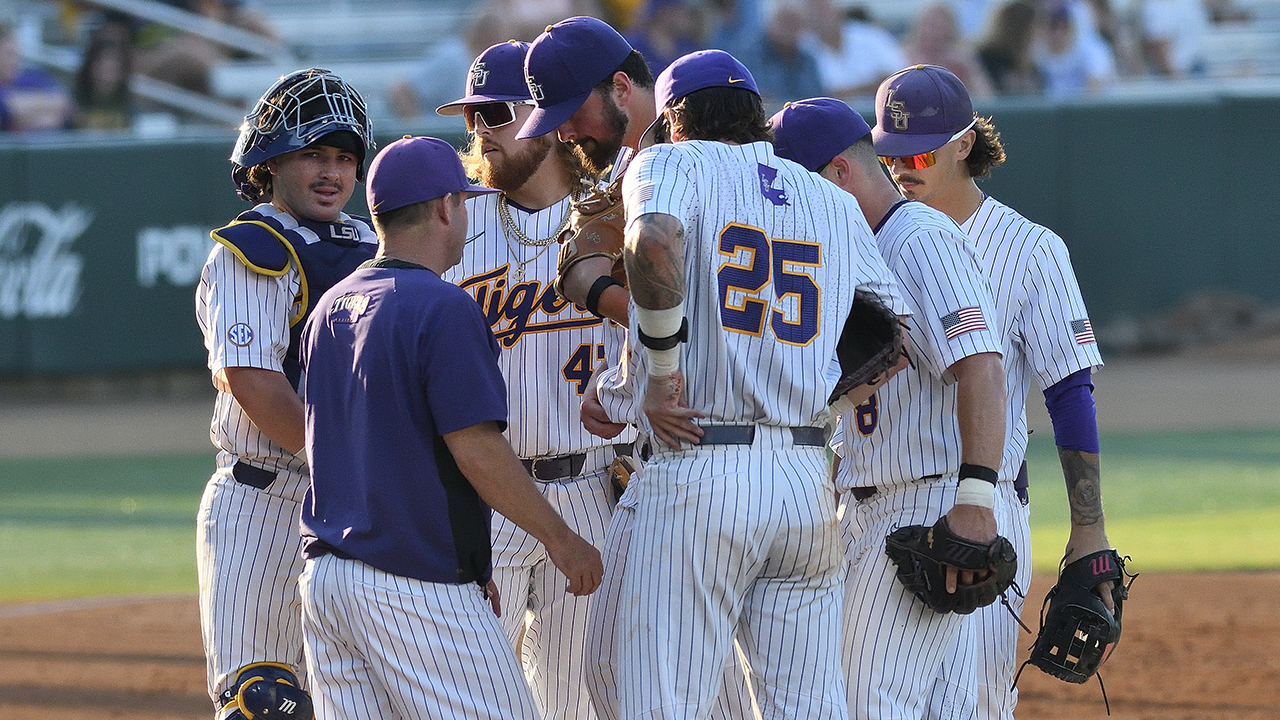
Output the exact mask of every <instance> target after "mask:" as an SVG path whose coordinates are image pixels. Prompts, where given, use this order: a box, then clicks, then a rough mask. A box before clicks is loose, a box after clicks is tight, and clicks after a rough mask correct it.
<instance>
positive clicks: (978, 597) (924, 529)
mask: <svg viewBox="0 0 1280 720" xmlns="http://www.w3.org/2000/svg"><path fill="white" fill-rule="evenodd" d="M884 551H885V553H886V554H887V555H888V556H889V559H890V560H892V561H893V563H894V564H895V565H897V566H898V581H899V582H901V583H902V585H903V586H904V587H906V588H907V589H908V590H910V591H911V592H912V593H915V596H916V597H917V598H919V599H920V602H923V603H924V604H925V605H928V606H929V608H930V609H932V610H933V611H934V612H939V613H949V612H953V613H959V614H961V615H968V614H969V613H971V612H973V611H974V610H977V609H978V608H980V607H986V606H987V605H990V604H991V603H993V602H995V601H996V598H998V597H1000V596H1001V595H1003V594H1004V592H1005V591H1006V590H1008V589H1009V586H1010V585H1011V584H1013V577H1014V575H1016V574H1017V572H1018V554H1017V553H1016V552H1014V550H1013V545H1012V544H1010V543H1009V541H1008V540H1007V539H1005V538H1003V537H1000V536H996V539H995V540H993V541H992V542H991V544H989V545H988V544H986V543H980V542H974V541H972V540H965V539H964V538H962V537H959V536H957V535H956V534H955V533H953V532H951V528H950V526H949V525H948V524H947V518H946V516H943V517H942V518H939V520H938V522H936V523H934V524H933V527H928V526H925V525H908V526H906V527H900V528H898V529H897V530H894V531H893V532H892V533H889V536H888V537H887V538H885V543H884ZM947 566H951V567H954V568H958V569H960V570H975V571H985V570H989V571H991V573H990V574H989V575H988V576H987V577H986V578H985V579H983V580H979V581H977V582H975V583H973V584H971V585H965V584H962V583H958V584H957V586H956V591H955V592H954V593H949V592H947Z"/></svg>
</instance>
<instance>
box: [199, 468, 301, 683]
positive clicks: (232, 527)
mask: <svg viewBox="0 0 1280 720" xmlns="http://www.w3.org/2000/svg"><path fill="white" fill-rule="evenodd" d="M309 482H310V478H309V477H308V476H306V475H298V474H296V473H288V472H281V473H280V474H279V475H277V477H276V479H275V482H273V483H271V485H270V486H269V487H268V488H267V489H266V490H258V489H256V488H252V487H249V486H247V485H241V484H240V483H237V482H236V481H235V480H233V479H232V477H231V468H230V467H227V468H221V469H219V470H218V471H217V472H216V473H214V475H213V477H212V478H211V479H210V480H209V483H208V485H206V486H205V490H204V496H203V497H202V498H201V499H200V509H199V511H198V514H197V516H196V573H197V576H198V577H199V580H200V629H201V634H202V635H203V637H204V652H205V660H206V664H207V674H208V683H209V696H210V697H211V698H213V699H214V700H215V701H216V700H217V697H218V693H219V692H221V691H222V690H223V689H224V687H225V686H226V685H227V684H229V683H230V681H231V680H232V675H233V674H234V673H235V672H236V671H237V670H239V669H240V668H241V667H243V666H245V665H247V664H249V663H254V662H264V661H265V662H281V663H285V664H287V665H290V666H291V667H293V669H294V670H295V671H296V672H297V674H298V678H299V679H300V680H301V681H302V683H303V686H304V687H305V686H306V682H307V677H306V669H305V667H304V666H303V661H302V620H301V610H300V605H299V599H298V575H299V574H300V573H301V572H302V538H301V536H300V535H299V533H298V517H299V516H300V514H301V510H302V504H301V501H302V497H303V495H304V494H305V493H306V490H307V485H308V483H309Z"/></svg>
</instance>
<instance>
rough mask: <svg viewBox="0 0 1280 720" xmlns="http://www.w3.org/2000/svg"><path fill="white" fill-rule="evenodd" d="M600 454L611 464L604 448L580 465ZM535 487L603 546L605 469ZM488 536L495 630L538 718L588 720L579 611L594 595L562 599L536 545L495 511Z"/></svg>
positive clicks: (561, 585)
mask: <svg viewBox="0 0 1280 720" xmlns="http://www.w3.org/2000/svg"><path fill="white" fill-rule="evenodd" d="M605 452H607V454H608V456H609V457H610V458H612V457H613V454H614V452H613V448H612V447H611V446H608V447H606V449H605V451H593V454H592V455H589V456H588V462H590V461H592V459H593V458H594V457H595V455H597V454H599V455H602V456H603V454H604V453H605ZM535 485H537V486H538V489H539V490H540V491H541V492H542V495H543V496H544V497H546V498H547V501H548V502H549V503H550V504H551V507H553V508H555V509H556V512H558V513H560V516H561V517H563V518H564V520H565V522H566V523H567V524H568V525H569V527H570V528H571V529H572V530H573V531H574V532H576V533H578V534H579V535H581V536H582V537H583V538H584V539H586V540H587V541H589V542H591V543H592V544H593V545H595V546H596V547H597V548H600V547H602V546H603V544H604V538H605V531H606V528H607V527H608V525H609V516H610V515H611V514H612V505H613V490H612V488H611V487H610V486H609V479H608V476H607V475H606V474H605V470H603V469H602V470H599V471H597V472H592V473H588V474H586V475H582V476H579V477H578V478H576V479H573V480H571V481H566V482H547V483H543V482H538V483H535ZM492 536H493V580H494V582H495V583H496V584H497V585H498V593H499V596H500V598H501V601H502V628H503V630H504V631H505V632H506V634H507V639H508V640H509V641H510V642H511V646H512V647H513V648H516V647H518V648H520V653H521V660H522V664H523V666H524V668H525V675H526V677H527V679H528V681H529V687H530V688H531V689H532V691H533V697H534V700H535V702H536V703H537V705H538V710H539V711H540V712H541V714H542V717H543V719H544V720H596V714H595V713H594V712H593V710H592V706H591V700H590V698H589V697H588V695H587V693H586V692H585V690H584V687H583V686H584V684H585V683H584V680H583V674H582V667H583V643H584V641H585V637H586V632H587V612H588V608H589V606H590V602H591V601H592V598H593V597H594V596H588V597H574V596H573V595H570V594H569V593H567V592H565V587H566V586H567V585H568V582H569V581H568V579H567V578H565V576H564V575H563V574H562V573H561V572H560V571H559V570H557V569H556V566H555V565H553V564H552V563H551V560H550V559H549V558H548V557H547V550H546V548H545V547H544V546H543V545H542V543H540V542H538V541H537V540H535V539H534V538H533V536H531V535H529V534H528V533H527V532H525V531H524V530H521V529H520V528H519V527H516V525H515V523H513V522H511V521H510V520H508V519H506V518H505V517H503V516H502V515H500V514H498V513H496V512H495V513H494V514H493V531H492ZM597 592H598V591H597ZM526 622H527V629H526ZM522 633H523V635H524V640H523V642H521V634H522Z"/></svg>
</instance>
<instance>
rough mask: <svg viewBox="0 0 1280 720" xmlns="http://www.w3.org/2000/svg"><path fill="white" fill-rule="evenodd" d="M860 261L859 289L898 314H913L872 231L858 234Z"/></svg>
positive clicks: (857, 242)
mask: <svg viewBox="0 0 1280 720" xmlns="http://www.w3.org/2000/svg"><path fill="white" fill-rule="evenodd" d="M856 238H857V240H856V244H857V251H858V263H859V267H860V268H861V272H860V276H861V277H860V282H859V283H858V286H857V287H858V289H859V290H868V291H870V292H871V294H873V295H875V296H876V297H878V298H880V301H881V302H883V303H884V304H885V305H887V306H888V307H889V309H890V310H892V311H894V312H895V313H897V314H898V315H902V316H906V315H911V313H912V311H911V306H910V305H908V303H907V302H906V300H905V298H903V296H902V290H901V288H899V286H898V281H897V279H896V278H895V276H894V274H893V273H892V272H891V271H890V269H889V266H888V265H887V264H885V261H884V257H883V256H882V255H881V254H880V249H879V248H878V247H877V246H876V242H875V236H874V235H872V234H871V233H870V232H867V233H858V234H857V235H856Z"/></svg>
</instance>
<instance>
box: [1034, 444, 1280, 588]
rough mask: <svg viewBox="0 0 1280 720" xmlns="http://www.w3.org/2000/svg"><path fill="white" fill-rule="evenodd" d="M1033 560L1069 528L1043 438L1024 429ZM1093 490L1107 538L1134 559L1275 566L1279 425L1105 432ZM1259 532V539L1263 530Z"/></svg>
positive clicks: (1046, 554)
mask: <svg viewBox="0 0 1280 720" xmlns="http://www.w3.org/2000/svg"><path fill="white" fill-rule="evenodd" d="M1027 461H1028V464H1029V471H1030V473H1031V498H1032V503H1031V507H1032V515H1031V542H1032V556H1033V566H1034V567H1035V569H1036V570H1037V571H1048V572H1052V571H1055V570H1056V569H1057V565H1058V560H1059V559H1060V558H1061V556H1062V550H1063V548H1064V546H1065V544H1066V540H1067V533H1068V531H1069V530H1070V524H1069V511H1068V507H1067V499H1066V490H1065V487H1064V485H1063V481H1062V470H1061V467H1060V466H1059V464H1058V454H1057V450H1056V449H1055V448H1054V447H1053V443H1052V438H1050V437H1048V436H1046V437H1037V436H1033V437H1032V443H1031V448H1030V451H1029V452H1028V453H1027ZM1102 497H1103V504H1104V507H1105V509H1106V512H1107V535H1108V537H1109V538H1110V540H1111V543H1112V545H1114V546H1115V547H1116V548H1117V549H1119V550H1120V551H1121V553H1123V554H1127V555H1131V556H1132V557H1133V565H1132V567H1133V568H1134V569H1137V570H1139V571H1144V570H1244V569H1250V570H1252V569H1271V568H1280V546H1277V545H1276V544H1275V543H1274V542H1269V540H1270V538H1271V537H1272V536H1273V535H1274V534H1275V531H1276V530H1277V529H1280V432H1277V431H1274V430H1269V431H1239V432H1217V433H1205V432H1165V433H1143V434H1111V435H1108V436H1104V437H1103V439H1102ZM1264 538H1265V540H1264Z"/></svg>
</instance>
